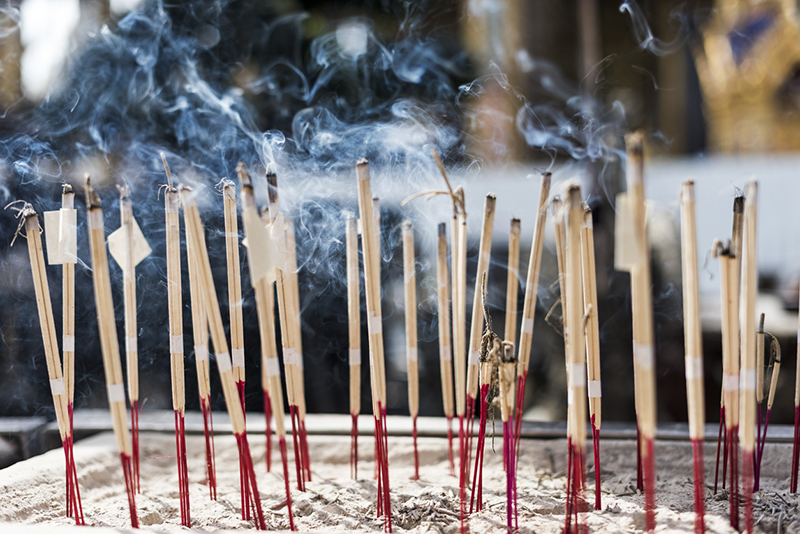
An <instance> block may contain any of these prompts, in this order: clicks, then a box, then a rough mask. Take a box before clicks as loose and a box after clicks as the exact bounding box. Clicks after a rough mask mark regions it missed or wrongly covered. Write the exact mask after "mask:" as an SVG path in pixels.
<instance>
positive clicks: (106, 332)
mask: <svg viewBox="0 0 800 534" xmlns="http://www.w3.org/2000/svg"><path fill="white" fill-rule="evenodd" d="M86 209H87V212H88V213H87V217H88V220H89V244H90V245H91V246H90V248H91V253H92V282H93V284H94V299H95V306H96V307H97V326H98V330H99V331H100V348H101V352H102V355H103V368H104V369H105V376H106V389H107V392H108V404H109V405H110V408H111V419H112V422H113V425H114V435H115V436H116V438H117V446H118V448H119V455H120V459H121V460H122V473H123V475H124V476H125V489H126V490H127V492H128V508H129V510H130V515H131V527H133V528H139V519H138V517H137V515H136V497H135V492H134V487H133V473H132V471H131V452H132V451H131V437H130V434H129V433H128V425H127V414H126V413H125V387H124V386H123V383H122V363H121V362H120V357H119V344H118V341H117V339H118V338H117V324H116V320H115V318H114V303H113V301H112V297H111V277H110V275H109V272H108V256H107V254H106V239H105V237H106V236H105V230H104V227H103V209H102V207H101V205H100V197H99V196H98V195H97V194H96V193H95V192H94V189H92V184H91V182H90V181H89V176H88V175H87V176H86Z"/></svg>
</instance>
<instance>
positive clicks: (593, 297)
mask: <svg viewBox="0 0 800 534" xmlns="http://www.w3.org/2000/svg"><path fill="white" fill-rule="evenodd" d="M581 274H582V276H583V308H584V310H585V311H586V314H587V315H588V320H586V321H585V323H586V327H585V328H586V332H585V334H586V371H587V378H588V382H587V387H586V393H587V395H588V396H589V417H590V421H591V424H592V451H593V453H594V509H595V510H600V509H602V502H601V496H600V425H601V422H602V404H601V401H602V387H601V381H600V322H599V310H598V308H597V271H596V268H595V255H594V226H593V223H592V210H590V209H589V207H588V206H586V207H585V208H584V212H583V225H582V226H581Z"/></svg>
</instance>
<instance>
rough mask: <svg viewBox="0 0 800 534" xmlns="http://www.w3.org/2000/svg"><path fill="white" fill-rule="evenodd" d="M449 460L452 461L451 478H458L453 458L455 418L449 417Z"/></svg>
mask: <svg viewBox="0 0 800 534" xmlns="http://www.w3.org/2000/svg"><path fill="white" fill-rule="evenodd" d="M447 458H448V459H449V460H450V476H451V477H454V476H456V463H455V458H454V457H453V416H452V415H449V416H447Z"/></svg>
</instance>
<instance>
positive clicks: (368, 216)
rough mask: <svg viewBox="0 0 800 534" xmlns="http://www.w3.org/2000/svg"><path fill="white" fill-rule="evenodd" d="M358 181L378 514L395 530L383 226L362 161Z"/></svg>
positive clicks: (385, 526)
mask: <svg viewBox="0 0 800 534" xmlns="http://www.w3.org/2000/svg"><path fill="white" fill-rule="evenodd" d="M356 179H357V182H358V211H359V214H360V217H361V226H362V237H363V241H362V248H363V250H364V278H365V286H366V301H367V313H368V316H367V317H368V319H367V327H368V329H369V348H370V377H371V384H372V398H373V414H374V415H375V438H376V443H377V449H378V450H377V453H378V454H377V457H376V459H375V461H376V464H377V467H378V515H379V516H380V515H383V516H385V518H386V522H385V523H384V529H385V530H386V531H388V532H391V530H392V509H391V500H390V491H389V456H388V451H387V450H386V443H387V442H386V441H385V437H384V431H385V429H386V422H385V419H386V390H385V386H386V382H385V380H386V370H385V364H384V352H383V350H384V348H383V323H382V319H381V290H380V241H379V235H380V234H379V232H380V229H379V228H376V226H375V219H376V214H375V213H374V212H373V202H372V192H371V187H370V176H369V163H367V160H364V159H362V160H359V161H358V163H357V164H356Z"/></svg>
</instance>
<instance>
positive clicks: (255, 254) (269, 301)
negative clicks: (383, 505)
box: [236, 163, 296, 530]
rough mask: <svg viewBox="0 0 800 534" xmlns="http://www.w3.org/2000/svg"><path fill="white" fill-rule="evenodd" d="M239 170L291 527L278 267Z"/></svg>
mask: <svg viewBox="0 0 800 534" xmlns="http://www.w3.org/2000/svg"><path fill="white" fill-rule="evenodd" d="M236 170H237V174H238V176H239V180H240V181H241V183H242V193H241V200H242V224H243V226H244V232H245V236H246V237H247V241H248V249H247V262H248V266H249V268H250V284H251V285H252V286H253V288H254V289H255V293H256V311H257V313H258V327H259V334H260V336H261V366H262V375H261V376H262V382H263V385H264V389H265V395H267V398H269V399H270V402H271V404H272V407H273V409H274V410H275V432H276V434H277V435H278V446H279V448H280V451H281V462H282V464H283V480H284V490H285V492H286V503H287V509H288V512H289V528H290V529H291V530H295V528H296V527H295V524H294V515H293V513H292V494H291V490H290V488H289V460H288V454H287V450H286V428H285V426H284V407H283V392H282V390H281V376H280V365H279V363H278V348H277V342H276V340H275V295H274V293H273V285H272V283H273V281H274V279H275V270H274V269H272V270H271V269H269V267H268V263H269V262H268V260H267V258H268V256H269V254H270V253H271V251H270V250H269V249H268V245H269V243H270V238H269V236H268V234H267V231H266V228H265V227H264V226H263V224H262V222H261V220H260V218H259V215H258V209H257V207H256V200H255V195H254V193H253V187H252V183H251V181H250V176H249V175H248V173H247V169H245V167H244V164H242V163H239V165H238V167H237V169H236Z"/></svg>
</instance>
